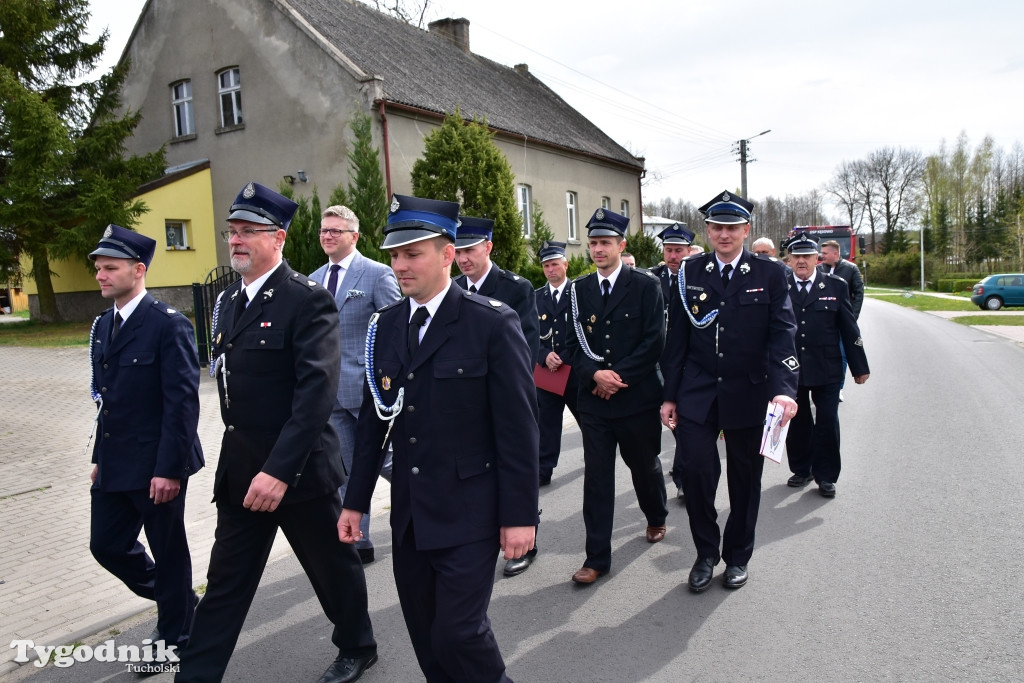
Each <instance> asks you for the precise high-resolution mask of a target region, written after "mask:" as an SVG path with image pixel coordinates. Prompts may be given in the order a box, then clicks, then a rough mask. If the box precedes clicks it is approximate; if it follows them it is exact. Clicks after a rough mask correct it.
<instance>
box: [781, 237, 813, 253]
mask: <svg viewBox="0 0 1024 683" xmlns="http://www.w3.org/2000/svg"><path fill="white" fill-rule="evenodd" d="M785 247H786V251H787V252H789V253H790V254H793V255H799V254H817V253H818V241H817V240H816V239H814V238H813V237H811V236H810V235H808V234H807V233H806V232H801V233H799V234H797V235H793V237H791V238H790V239H789V240H788V241H787V242H786V245H785Z"/></svg>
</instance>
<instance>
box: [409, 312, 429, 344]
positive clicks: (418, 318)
mask: <svg viewBox="0 0 1024 683" xmlns="http://www.w3.org/2000/svg"><path fill="white" fill-rule="evenodd" d="M427 315H428V312H427V307H426V306H420V307H419V308H417V309H416V310H415V311H413V312H412V319H411V320H410V321H409V355H410V356H415V355H416V349H418V348H419V347H420V328H421V327H423V323H425V322H427Z"/></svg>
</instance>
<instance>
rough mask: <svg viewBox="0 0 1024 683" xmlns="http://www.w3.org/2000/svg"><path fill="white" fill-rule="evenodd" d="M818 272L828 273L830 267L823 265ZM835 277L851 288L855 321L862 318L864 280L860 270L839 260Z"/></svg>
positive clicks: (851, 302)
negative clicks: (841, 279)
mask: <svg viewBox="0 0 1024 683" xmlns="http://www.w3.org/2000/svg"><path fill="white" fill-rule="evenodd" d="M818 270H820V271H821V272H824V273H827V272H828V266H826V265H825V264H822V265H820V266H818ZM832 274H833V275H837V276H839V277H841V278H843V279H844V280H846V284H847V285H849V287H850V305H851V306H852V307H853V317H854V319H857V318H860V309H861V308H862V307H863V306H864V278H863V277H862V276H861V274H860V268H858V267H857V266H856V265H855V264H853V263H850V262H849V261H847V260H846V259H842V258H841V259H839V263H837V264H836V270H835V272H834V273H832Z"/></svg>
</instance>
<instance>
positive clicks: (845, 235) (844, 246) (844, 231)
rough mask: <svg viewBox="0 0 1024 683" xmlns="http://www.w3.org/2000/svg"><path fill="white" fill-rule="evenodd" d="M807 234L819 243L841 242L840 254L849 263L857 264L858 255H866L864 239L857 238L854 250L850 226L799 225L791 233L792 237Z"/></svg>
mask: <svg viewBox="0 0 1024 683" xmlns="http://www.w3.org/2000/svg"><path fill="white" fill-rule="evenodd" d="M802 232H804V233H807V234H808V235H810V236H811V237H813V238H814V239H816V240H817V241H818V244H821V243H822V242H826V241H828V240H835V241H836V242H839V253H840V255H842V257H843V258H844V259H846V260H847V261H853V262H854V263H856V262H857V256H858V254H863V253H864V237H863V236H862V237H858V238H857V247H858V248H857V249H854V248H853V229H852V228H850V226H849V225H798V226H796V227H795V228H793V229H792V230H790V232H789V236H790V237H795V236H796V235H798V234H800V233H802Z"/></svg>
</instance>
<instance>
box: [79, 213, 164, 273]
mask: <svg viewBox="0 0 1024 683" xmlns="http://www.w3.org/2000/svg"><path fill="white" fill-rule="evenodd" d="M155 251H156V240H155V239H153V238H152V237H146V236H145V235H140V234H139V233H137V232H135V231H134V230H129V229H128V228H122V227H121V226H120V225H114V224H113V223H111V224H110V225H108V226H107V229H106V230H104V231H103V237H101V238H100V242H99V244H97V245H96V249H94V250H93V251H92V253H90V254H89V258H90V259H92V260H93V261H95V260H96V257H97V256H112V257H113V258H131V259H135V260H136V261H142V263H144V264H145V265H146V270H149V264H150V263H152V262H153V253H154V252H155Z"/></svg>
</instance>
